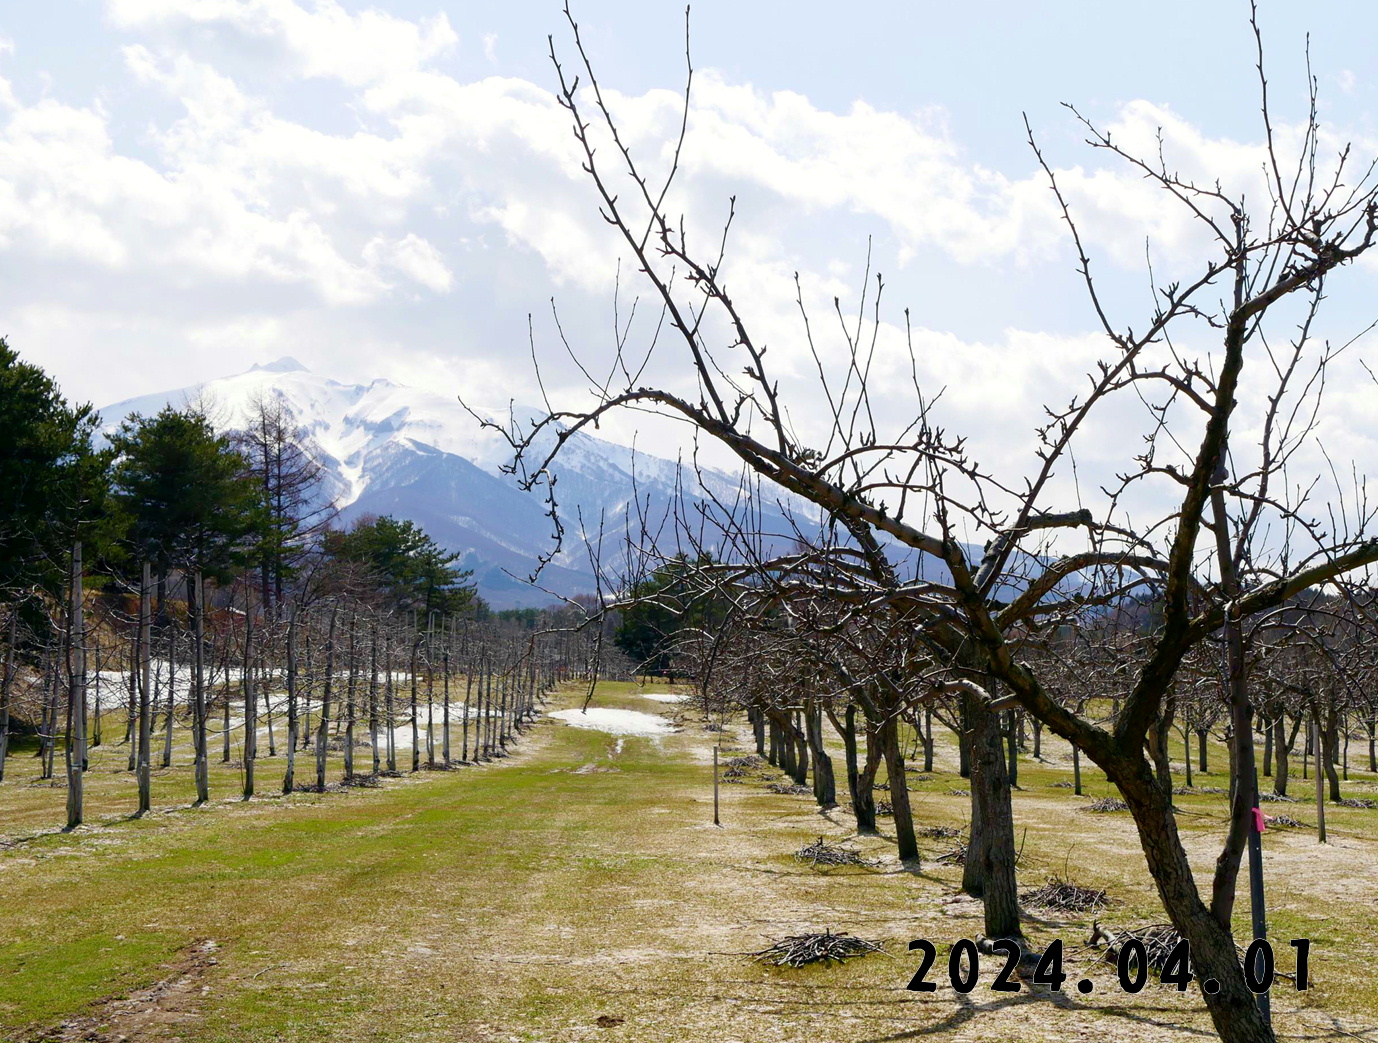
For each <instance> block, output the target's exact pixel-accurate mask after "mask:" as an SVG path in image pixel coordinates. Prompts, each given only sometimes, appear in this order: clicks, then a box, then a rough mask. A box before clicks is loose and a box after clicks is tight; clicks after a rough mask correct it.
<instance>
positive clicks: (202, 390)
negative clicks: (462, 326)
mask: <svg viewBox="0 0 1378 1043" xmlns="http://www.w3.org/2000/svg"><path fill="white" fill-rule="evenodd" d="M456 390H457V389H456ZM262 397H271V398H278V399H279V400H280V401H281V402H282V403H283V405H284V406H285V407H286V408H287V409H288V410H289V411H290V412H291V413H292V415H293V417H295V419H296V422H297V423H298V425H300V427H301V428H302V429H304V431H305V432H306V434H307V435H308V437H309V444H308V448H309V451H310V452H311V453H312V455H313V456H314V457H315V458H316V459H317V460H318V461H319V462H320V463H321V465H322V466H323V467H324V468H325V470H326V472H327V475H328V479H327V482H326V495H328V496H329V497H330V499H331V500H332V501H333V502H334V503H335V505H336V506H337V507H338V508H340V510H341V515H342V518H343V519H344V520H346V521H347V520H349V519H350V518H354V517H358V516H359V515H362V514H393V515H396V516H398V517H405V518H410V519H411V520H413V521H415V522H416V523H417V524H418V525H420V526H422V528H423V529H425V530H426V531H427V532H428V533H430V534H431V535H432V536H433V537H434V538H435V539H436V540H437V542H439V543H440V544H442V545H443V546H445V547H447V548H448V549H450V550H452V551H459V552H460V553H461V554H463V556H464V557H463V563H464V565H465V567H467V568H472V569H474V571H475V578H476V579H477V580H478V583H479V590H480V592H481V593H482V594H483V596H484V597H486V598H487V599H488V600H489V601H490V602H491V603H492V604H493V605H494V606H495V607H498V608H507V607H515V606H524V605H540V604H548V603H549V602H550V601H551V600H552V599H551V597H550V596H549V595H548V594H545V593H543V592H541V591H539V590H535V589H533V588H531V587H529V586H526V585H525V584H523V583H521V582H519V581H518V580H516V579H514V578H513V576H514V575H515V576H517V577H525V576H526V575H527V574H529V573H530V571H531V569H532V568H533V566H534V565H535V563H536V559H537V557H538V556H539V555H541V554H543V553H548V552H549V551H550V550H551V548H552V547H553V538H552V535H553V533H552V525H551V521H550V519H549V518H548V517H546V507H545V504H544V503H543V501H542V499H541V497H540V495H537V494H533V493H525V492H522V491H521V490H520V489H518V488H517V487H516V484H515V482H514V481H513V479H512V477H511V476H509V475H504V474H502V473H501V471H500V466H501V465H502V464H503V463H505V462H506V461H507V460H508V459H509V457H510V454H509V451H508V447H507V444H506V443H505V442H504V441H503V439H502V437H501V436H500V435H498V434H497V433H496V432H494V431H490V430H485V429H483V428H481V427H480V426H479V424H478V423H477V422H476V421H475V420H474V418H473V417H472V416H471V415H470V414H469V413H468V411H467V410H465V409H464V408H463V406H461V405H460V403H459V400H458V397H457V395H456V394H455V393H454V391H452V390H445V391H439V390H432V389H429V388H416V387H403V386H399V385H397V384H393V383H391V382H389V381H386V380H375V381H373V382H372V383H370V384H341V383H339V382H338V381H335V380H330V379H328V378H325V377H322V376H319V375H318V374H315V373H312V372H311V371H309V370H307V369H306V368H305V367H304V366H302V365H301V364H300V363H298V362H297V361H296V360H294V359H290V358H284V359H279V360H278V361H277V362H274V363H271V364H270V365H267V366H255V367H253V368H252V369H250V370H248V371H247V372H244V373H239V374H236V375H235V376H230V377H222V378H220V379H217V380H212V381H209V382H207V383H206V384H203V385H200V386H196V387H188V388H179V389H176V390H172V391H165V392H160V393H157V394H151V395H144V396H141V397H139V398H133V399H128V400H126V401H124V402H117V403H114V404H113V405H109V406H106V407H105V408H104V409H102V410H101V416H102V423H103V427H104V430H106V431H110V430H113V429H114V428H115V427H116V426H118V424H119V422H120V421H121V420H123V419H124V418H125V417H126V416H128V415H129V414H130V413H135V412H137V413H141V414H144V415H148V414H151V413H156V412H157V411H158V410H160V409H161V408H163V406H165V405H167V404H169V403H170V404H173V405H182V404H184V403H186V402H190V401H194V400H198V399H199V400H200V401H202V402H203V403H204V404H205V405H206V407H207V409H208V410H209V412H210V414H211V416H212V417H213V418H214V420H215V422H216V423H217V425H218V426H220V427H222V428H226V429H233V428H238V427H240V426H241V425H243V423H244V422H245V418H246V416H247V415H248V414H249V413H250V412H251V409H252V404H253V403H254V402H255V401H257V400H258V399H259V398H262ZM466 398H467V396H466ZM475 408H478V407H475ZM479 412H480V413H482V414H483V415H485V416H495V415H496V416H506V415H507V410H506V408H504V409H501V410H493V411H492V412H485V411H484V410H483V409H481V408H480V409H479ZM528 413H529V414H533V415H534V414H535V413H536V411H534V410H529V409H527V410H522V409H520V408H519V409H518V411H517V415H518V416H524V415H526V414H528ZM633 470H635V479H633ZM677 475H679V476H680V481H681V482H682V483H683V484H684V486H685V489H686V493H688V492H691V491H694V490H696V488H697V487H696V485H695V476H694V474H693V472H692V470H690V469H689V468H687V467H685V468H681V465H679V464H677V463H675V462H674V461H671V460H664V459H661V458H658V457H653V456H649V455H647V454H644V453H640V452H637V453H636V454H635V457H634V458H633V453H632V450H630V449H628V448H626V447H625V446H619V445H614V444H613V443H610V442H604V441H602V440H601V439H597V438H593V437H591V436H587V435H584V434H582V433H581V434H579V435H576V436H575V437H574V438H573V439H571V440H570V443H569V444H568V445H567V446H566V448H565V450H564V451H563V452H562V454H561V458H560V469H559V482H558V486H557V488H558V490H559V494H560V504H561V512H562V515H563V516H564V517H565V519H566V527H567V539H566V544H565V548H564V551H563V552H562V554H561V555H560V556H559V557H558V558H557V559H556V560H555V561H554V562H552V564H551V565H549V566H547V568H546V570H545V571H544V572H543V573H542V577H541V582H542V585H544V586H546V587H548V588H549V589H551V590H553V591H555V592H557V593H559V594H562V595H571V594H577V593H585V592H590V591H592V590H593V589H594V577H593V574H592V571H591V568H590V565H589V561H588V553H587V549H586V548H585V547H584V546H583V545H582V544H581V543H580V542H579V539H578V535H579V533H578V521H577V519H578V517H579V515H580V514H582V517H583V519H584V524H585V526H587V527H590V528H592V527H596V526H597V525H598V523H599V519H600V518H601V519H602V523H603V526H604V530H605V533H607V537H605V542H604V546H605V547H614V546H616V545H619V544H620V543H621V540H622V537H623V536H625V534H626V533H627V532H628V529H629V528H630V530H631V532H633V533H635V532H636V531H638V529H639V523H638V521H637V520H636V518H635V513H636V508H635V507H630V513H631V514H632V515H633V517H632V520H631V522H630V525H629V524H628V514H629V505H630V504H631V500H632V497H633V490H634V489H635V490H636V493H637V496H638V499H639V500H640V502H641V503H642V505H643V509H644V505H645V504H647V503H648V502H649V512H650V517H651V518H652V519H657V520H658V519H659V518H660V517H662V516H663V515H664V514H665V512H666V510H667V507H668V505H669V504H670V503H671V502H672V498H673V496H674V493H675V483H676V477H677ZM705 481H706V482H707V483H708V485H709V488H710V490H711V492H712V494H713V495H714V496H717V497H719V498H721V499H724V500H725V501H727V502H731V501H732V500H733V499H734V498H735V496H736V490H737V481H736V479H735V478H733V477H732V476H730V475H727V474H723V473H718V472H709V473H707V474H706V475H705ZM768 514H770V512H768ZM769 520H772V521H774V522H775V523H776V524H775V525H774V526H773V528H774V530H775V531H777V532H786V531H788V524H787V523H786V521H785V520H784V519H783V518H782V517H779V516H778V512H775V513H774V514H771V515H770V519H769Z"/></svg>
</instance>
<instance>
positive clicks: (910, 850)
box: [878, 713, 919, 862]
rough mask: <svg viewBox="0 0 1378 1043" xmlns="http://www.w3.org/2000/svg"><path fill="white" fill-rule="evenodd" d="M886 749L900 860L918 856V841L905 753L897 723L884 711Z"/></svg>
mask: <svg viewBox="0 0 1378 1043" xmlns="http://www.w3.org/2000/svg"><path fill="white" fill-rule="evenodd" d="M878 730H879V733H880V739H881V743H882V748H883V749H884V751H885V774H886V777H887V778H888V779H889V782H890V807H891V808H892V809H893V811H894V814H895V841H896V844H897V845H898V848H899V857H900V861H902V862H904V861H908V860H910V859H916V858H918V857H919V842H918V838H917V837H915V835H914V815H913V812H912V810H911V809H910V806H909V780H908V779H907V778H906V777H905V774H904V753H903V751H902V750H900V741H899V722H898V720H897V719H896V717H895V715H894V713H887V714H886V716H885V718H884V719H883V720H882V721H881V722H880V725H879V729H878Z"/></svg>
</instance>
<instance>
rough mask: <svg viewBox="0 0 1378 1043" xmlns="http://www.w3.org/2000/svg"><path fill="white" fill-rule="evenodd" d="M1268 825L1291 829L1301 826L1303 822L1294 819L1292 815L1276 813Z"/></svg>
mask: <svg viewBox="0 0 1378 1043" xmlns="http://www.w3.org/2000/svg"><path fill="white" fill-rule="evenodd" d="M1268 825H1270V826H1283V827H1286V828H1289V829H1299V828H1300V827H1301V823H1300V822H1298V821H1297V820H1296V819H1294V818H1293V817H1292V816H1291V815H1274V816H1272V818H1271V819H1270V820H1269V822H1268Z"/></svg>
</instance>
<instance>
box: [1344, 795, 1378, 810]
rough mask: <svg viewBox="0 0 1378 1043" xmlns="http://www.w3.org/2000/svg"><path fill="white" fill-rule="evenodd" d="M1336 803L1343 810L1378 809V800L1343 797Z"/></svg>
mask: <svg viewBox="0 0 1378 1043" xmlns="http://www.w3.org/2000/svg"><path fill="white" fill-rule="evenodd" d="M1335 803H1336V804H1338V805H1339V806H1340V807H1342V808H1369V809H1372V808H1378V800H1370V799H1369V798H1367V797H1343V798H1341V799H1340V800H1337V801H1336V802H1335Z"/></svg>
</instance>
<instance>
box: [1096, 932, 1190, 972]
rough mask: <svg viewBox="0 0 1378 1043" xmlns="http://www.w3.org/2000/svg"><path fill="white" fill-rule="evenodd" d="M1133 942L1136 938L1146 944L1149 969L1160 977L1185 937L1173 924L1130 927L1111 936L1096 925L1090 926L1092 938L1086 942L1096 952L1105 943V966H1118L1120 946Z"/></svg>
mask: <svg viewBox="0 0 1378 1043" xmlns="http://www.w3.org/2000/svg"><path fill="white" fill-rule="evenodd" d="M1131 938H1137V939H1138V940H1139V941H1141V942H1142V943H1143V946H1144V954H1145V956H1146V957H1147V958H1148V966H1149V969H1150V970H1152V971H1156V972H1157V973H1158V974H1160V975H1161V974H1162V971H1163V967H1165V966H1166V965H1167V961H1168V957H1170V956H1171V955H1172V950H1173V949H1175V948H1176V947H1177V943H1178V942H1180V941H1181V940H1182V936H1181V935H1180V934H1178V933H1177V928H1175V927H1173V926H1172V924H1170V923H1150V924H1144V925H1142V926H1140V927H1127V928H1125V929H1124V930H1123V931H1116V932H1114V933H1112V932H1110V931H1107V930H1106V929H1105V928H1104V927H1102V926H1101V925H1100V922H1099V921H1097V922H1095V923H1094V924H1092V926H1091V936H1090V937H1089V938H1087V939H1086V944H1087V945H1089V946H1090V947H1091V948H1093V949H1098V948H1100V946H1101V944H1102V943H1103V944H1104V945H1105V952H1104V953H1102V954H1101V957H1100V958H1101V959H1102V960H1104V961H1105V962H1106V963H1115V962H1116V961H1118V960H1119V956H1120V946H1122V945H1124V944H1125V943H1126V942H1127V941H1129V940H1130V939H1131Z"/></svg>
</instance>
